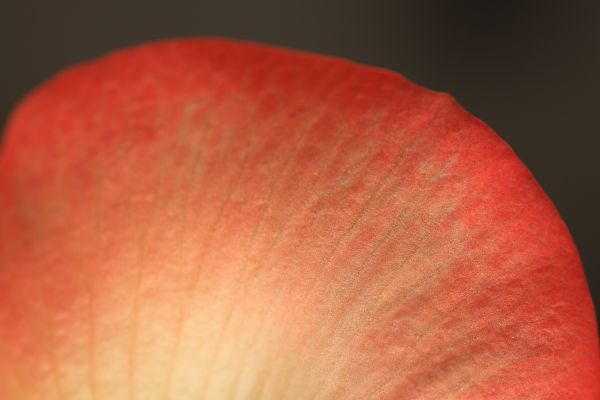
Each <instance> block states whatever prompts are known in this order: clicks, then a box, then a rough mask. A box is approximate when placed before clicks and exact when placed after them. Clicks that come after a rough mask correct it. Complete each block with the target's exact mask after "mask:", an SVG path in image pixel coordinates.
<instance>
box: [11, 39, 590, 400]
mask: <svg viewBox="0 0 600 400" xmlns="http://www.w3.org/2000/svg"><path fill="white" fill-rule="evenodd" d="M540 151H542V150H541V149H540ZM0 206H1V207H2V214H1V215H0V239H1V240H0V398H2V399H19V400H20V399H27V400H29V399H48V400H54V399H57V400H58V399H60V400H63V399H77V400H87V399H93V400H104V399H106V400H121V399H127V400H132V399H136V400H141V399H149V400H154V399H156V400H163V399H172V400H183V399H186V400H187V399H219V400H220V399H273V400H282V399H345V400H346V399H348V400H349V399H382V400H384V399H389V400H392V399H436V400H437V399H482V398H486V399H487V398H489V399H597V398H598V397H600V383H599V376H600V361H599V357H600V356H599V350H598V336H597V332H596V323H595V319H594V318H595V317H594V311H593V308H592V305H591V301H590V296H589V293H588V289H587V286H586V282H585V278H584V276H583V273H582V269H581V265H580V261H579V259H578V256H577V252H576V249H575V247H574V245H573V243H572V240H571V238H570V236H569V233H568V231H567V229H566V228H565V226H564V224H563V223H562V221H561V219H560V216H559V215H558V213H557V211H556V210H555V209H554V207H553V206H552V204H551V203H550V201H549V200H548V198H547V197H546V195H545V194H544V193H543V191H542V190H541V189H540V187H539V186H538V185H537V183H536V182H535V180H534V179H533V178H532V176H531V175H530V173H529V172H528V171H527V169H526V168H525V167H524V166H523V165H522V163H521V162H520V161H519V160H518V159H517V157H516V156H515V155H514V153H513V152H512V150H511V149H510V148H509V147H508V146H507V145H506V144H505V143H503V142H502V141H501V140H500V139H499V138H498V137H497V136H496V135H495V134H494V133H493V132H492V131H491V130H490V129H489V128H488V127H486V126H485V125H484V124H483V123H481V122H480V121H478V120H477V119H475V118H474V117H472V116H470V115H469V114H467V113H466V112H465V111H464V110H463V109H461V108H460V106H458V105H457V104H456V103H455V102H454V101H453V100H452V99H451V98H450V97H449V96H447V95H445V94H438V93H434V92H431V91H428V90H425V89H422V88H419V87H417V86H415V85H413V84H411V83H409V82H408V81H406V80H405V79H404V78H402V77H401V76H399V75H397V74H394V73H391V72H386V71H382V70H378V69H373V68H367V67H363V66H358V65H355V64H351V63H349V62H346V61H342V60H337V59H330V58H324V57H319V56H313V55H308V54H302V53H295V52H289V51H285V50H278V49H272V48H266V47H262V46H258V45H253V44H240V43H234V42H229V41H220V40H189V41H177V42H165V43H159V44H152V45H147V46H143V47H139V48H135V49H132V50H126V51H122V52H118V53H115V54H113V55H110V56H107V57H105V58H102V59H100V60H98V61H94V62H91V63H89V64H85V65H82V66H78V67H75V68H72V69H70V70H68V71H66V72H65V73H63V74H61V75H59V76H58V77H56V78H55V79H53V80H51V81H50V82H48V83H47V84H45V85H44V86H42V87H41V88H40V89H38V90H36V91H35V92H34V93H33V94H31V95H30V96H29V97H28V98H27V99H26V100H25V101H24V102H23V103H22V104H21V105H20V106H19V107H18V109H17V110H16V111H15V113H14V114H13V117H12V119H11V121H10V123H9V125H8V127H7V137H6V140H5V144H4V148H3V152H2V156H1V158H0Z"/></svg>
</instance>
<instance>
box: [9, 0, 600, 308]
mask: <svg viewBox="0 0 600 400" xmlns="http://www.w3.org/2000/svg"><path fill="white" fill-rule="evenodd" d="M197 35H209V36H225V37H232V38H242V39H249V40H253V41H260V42H266V43H271V44H276V45H283V46H286V47H293V48H298V49H305V50H310V51H314V52H319V53H325V54H330V55H337V56H341V57H345V58H349V59H352V60H355V61H358V62H361V63H366V64H372V65H377V66H381V67H385V68H388V69H392V70H395V71H398V72H400V73H402V74H404V75H405V76H407V77H408V78H409V79H411V80H413V81H415V82H417V83H419V84H421V85H423V86H426V87H429V88H432V89H435V90H439V91H446V92H449V93H451V94H452V95H453V96H454V97H456V98H457V99H458V101H459V102H460V103H461V104H462V105H463V106H465V107H466V108H467V109H468V110H469V111H470V112H472V113H473V114H475V115H476V116H477V117H479V118H481V119H483V120H484V121H486V122H487V123H488V124H489V125H490V126H491V127H492V128H493V129H494V130H495V131H496V132H497V133H498V134H499V135H500V136H501V137H502V138H504V139H505V140H506V141H507V142H508V143H509V144H510V145H511V146H512V148H513V149H514V150H515V151H516V152H517V154H518V155H519V156H520V157H521V159H522V160H524V162H525V163H526V164H527V165H528V166H529V168H530V169H531V171H532V172H533V174H534V175H535V176H536V178H537V179H538V181H539V182H540V183H541V185H542V187H543V188H544V189H545V190H546V192H547V193H548V194H549V196H550V197H551V198H552V200H553V201H554V203H555V204H556V206H557V208H558V210H559V211H560V213H561V214H562V216H563V218H564V219H565V221H566V223H567V225H568V226H569V228H570V230H571V233H572V234H573V237H574V239H575V243H576V244H577V246H578V248H579V251H580V253H581V257H582V259H583V262H584V265H585V267H586V272H587V276H588V281H589V284H590V287H591V290H592V295H593V296H594V298H595V302H596V306H597V309H598V305H600V245H599V238H600V209H599V208H600V184H599V183H600V166H599V162H598V159H599V158H600V155H598V152H599V151H600V118H599V116H600V76H599V74H600V2H596V1H574V2H566V1H562V2H559V1H527V0H523V1H481V0H454V1H452V0H448V1H412V2H407V1H406V2H404V1H399V0H388V1H359V0H335V1H334V0H302V1H293V2H285V1H281V0H263V1H260V0H254V1H237V2H236V1H227V0H220V1H214V2H206V1H199V0H194V1H192V0H190V1H155V0H145V1H128V2H127V1H123V0H104V1H97V2H82V1H74V0H70V1H35V2H33V1H24V0H2V1H1V2H0V49H1V56H0V125H2V126H4V124H5V122H6V118H7V117H8V114H9V112H10V110H11V109H12V107H14V105H15V103H16V102H17V101H18V100H19V99H20V98H21V97H22V96H23V95H24V94H25V93H26V92H27V91H29V90H30V89H32V88H33V87H34V86H36V85H38V84H40V83H41V82H42V81H43V80H45V79H46V78H48V77H50V76H51V75H52V74H54V73H55V72H56V71H58V70H60V69H62V68H64V67H66V66H68V65H70V64H72V63H75V62H78V61H82V60H86V59H89V58H93V57H97V56H99V55H102V54H103V53H105V52H108V51H111V50H114V49H116V48H120V47H123V46H128V45H132V44H136V43H140V42H145V41H149V40H154V39H164V38H172V37H183V36H185V37H187V36H197Z"/></svg>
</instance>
